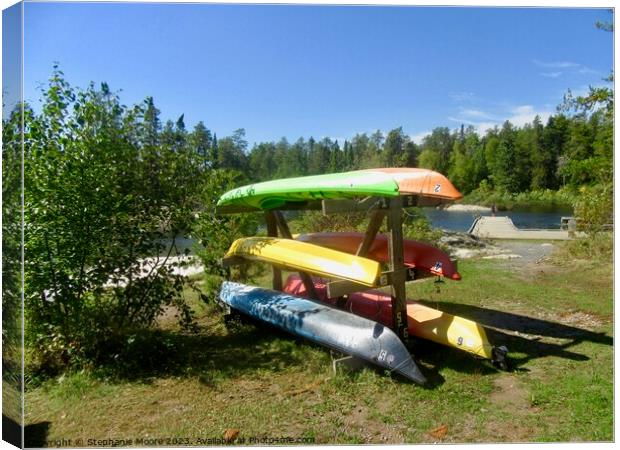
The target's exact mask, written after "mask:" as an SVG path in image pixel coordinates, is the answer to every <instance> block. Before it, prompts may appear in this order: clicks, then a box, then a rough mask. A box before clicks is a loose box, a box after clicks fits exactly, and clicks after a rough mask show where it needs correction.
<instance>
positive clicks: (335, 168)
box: [162, 108, 613, 193]
mask: <svg viewBox="0 0 620 450" xmlns="http://www.w3.org/2000/svg"><path fill="white" fill-rule="evenodd" d="M174 133H181V134H183V133H186V132H185V130H184V127H183V124H182V118H181V119H180V121H177V124H176V125H175V124H174V123H173V122H172V121H169V122H167V124H166V125H165V127H164V129H163V131H162V136H164V137H166V138H165V139H168V138H167V136H171V135H173V134H174ZM212 136H213V137H212ZM188 138H189V140H190V141H191V142H194V143H196V144H195V145H198V143H200V144H199V146H198V147H196V148H197V149H198V150H199V151H200V152H201V154H203V155H204V156H205V157H206V158H207V163H208V165H209V167H212V168H220V169H230V170H235V171H238V172H240V173H242V174H246V176H247V179H248V181H254V182H256V181H265V180H271V179H277V178H287V177H295V176H304V175H317V174H325V173H334V172H342V171H348V170H357V169H366V168H374V167H423V168H428V169H433V170H436V171H438V172H440V173H442V174H444V175H446V176H447V177H448V178H449V179H450V180H451V181H452V182H453V183H454V185H455V186H456V187H457V188H458V189H460V190H461V191H462V192H463V193H469V192H471V191H473V190H475V189H476V188H478V187H479V186H480V185H481V184H484V185H486V186H487V187H490V188H492V189H497V190H500V191H504V192H515V193H516V192H526V191H530V190H542V189H552V190H557V189H559V188H561V187H563V186H569V187H578V186H581V185H584V184H592V183H598V182H601V181H609V180H610V179H611V171H612V165H613V121H612V120H611V117H610V116H609V114H608V113H607V110H606V109H605V108H601V109H597V110H596V111H594V112H591V113H588V112H585V111H581V112H580V113H578V114H570V115H569V114H563V113H558V114H556V115H553V116H551V117H549V118H548V120H547V121H546V123H543V122H542V120H541V119H540V117H538V116H537V117H536V118H535V119H534V120H533V121H532V122H531V123H528V124H525V125H524V126H522V127H517V126H515V125H513V124H512V123H510V121H506V122H504V124H503V125H502V126H501V127H497V126H496V127H495V128H491V129H488V130H487V131H486V133H485V134H483V135H480V134H479V133H478V132H477V131H476V130H475V128H474V127H473V126H468V127H465V126H464V125H461V127H460V128H457V129H452V130H451V129H449V128H448V127H437V128H435V129H434V130H433V131H432V132H431V133H430V134H429V135H427V136H426V137H425V138H424V139H423V141H422V142H421V143H420V144H416V143H414V142H413V141H412V140H411V139H410V138H409V136H407V135H406V134H405V132H404V131H403V128H402V127H398V128H395V129H393V130H391V131H389V132H388V133H387V135H384V134H383V133H382V132H381V131H376V132H375V133H372V134H370V135H369V134H366V133H361V134H356V135H355V136H353V137H352V138H351V140H345V141H344V142H342V143H341V142H338V141H337V140H332V139H330V138H323V139H320V140H317V139H314V138H313V137H309V138H307V139H304V138H299V139H298V140H297V141H295V142H294V143H290V142H289V141H288V140H287V139H286V138H282V139H280V140H279V141H277V142H261V143H258V144H255V145H254V146H253V147H252V148H251V149H249V148H248V142H247V141H246V139H245V131H244V130H243V129H239V130H237V131H235V133H234V134H233V135H232V136H230V137H226V138H224V139H221V140H219V141H218V140H217V138H216V136H215V134H213V135H212V134H211V132H210V131H209V130H208V129H207V128H206V127H205V126H204V124H203V123H202V122H199V123H198V125H197V126H196V127H195V128H194V130H193V131H192V132H191V133H190V134H189V135H188Z"/></svg>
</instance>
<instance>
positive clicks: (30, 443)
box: [24, 421, 71, 448]
mask: <svg viewBox="0 0 620 450" xmlns="http://www.w3.org/2000/svg"><path fill="white" fill-rule="evenodd" d="M50 425H51V422H47V421H44V422H39V423H33V424H30V425H26V427H25V428H24V441H25V442H24V447H26V448H41V447H47V446H48V445H49V444H50V443H48V442H47V435H48V433H49V428H50ZM63 444H64V445H71V444H70V443H69V444H67V443H66V442H65V443H62V442H58V445H57V446H58V447H61V446H63ZM52 445H54V444H52Z"/></svg>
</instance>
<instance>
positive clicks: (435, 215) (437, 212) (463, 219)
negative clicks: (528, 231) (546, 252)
mask: <svg viewBox="0 0 620 450" xmlns="http://www.w3.org/2000/svg"><path fill="white" fill-rule="evenodd" d="M422 210H423V212H424V214H425V215H426V217H428V219H429V220H430V222H431V224H432V226H433V227H434V228H441V229H442V230H448V231H467V230H469V227H471V225H472V223H473V222H474V219H475V218H476V217H477V216H490V215H491V213H490V212H481V211H448V210H445V209H437V208H422ZM298 214H300V212H299V211H287V214H286V215H287V216H289V217H288V218H289V219H290V218H292V217H294V216H297V215H298ZM496 215H497V216H508V217H510V218H511V219H512V221H513V223H514V224H515V226H516V227H517V228H546V229H559V228H560V219H561V218H562V217H564V216H572V211H571V210H568V209H559V208H547V209H540V208H538V209H528V210H525V209H523V210H518V211H499V212H498V213H497V214H496ZM261 229H262V230H264V226H262V227H261ZM316 231H321V230H316ZM163 242H164V243H166V244H168V243H169V242H170V240H164V241H163ZM195 242H196V241H195V240H194V239H192V238H189V237H182V238H181V237H178V238H177V239H176V245H177V248H178V249H179V251H181V252H183V251H184V250H185V249H188V250H189V251H190V253H191V254H194V250H195V249H194V244H195ZM167 251H168V249H167V248H166V249H165V250H163V251H162V255H164V254H165V253H167Z"/></svg>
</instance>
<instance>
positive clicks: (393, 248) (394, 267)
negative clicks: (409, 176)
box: [387, 197, 409, 345]
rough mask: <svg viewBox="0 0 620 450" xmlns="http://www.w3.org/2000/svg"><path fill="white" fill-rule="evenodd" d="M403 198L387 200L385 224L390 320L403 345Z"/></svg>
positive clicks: (406, 332)
mask: <svg viewBox="0 0 620 450" xmlns="http://www.w3.org/2000/svg"><path fill="white" fill-rule="evenodd" d="M402 210H403V199H402V197H394V198H390V199H389V200H388V211H387V219H388V220H387V225H388V230H389V239H388V254H389V260H390V271H391V272H392V280H391V287H392V320H393V322H392V323H393V328H394V331H395V332H396V334H397V335H398V337H399V338H400V339H401V340H402V341H403V343H404V344H405V345H408V344H409V330H408V325H407V297H406V295H407V292H406V288H405V282H406V273H405V256H404V248H403V216H402Z"/></svg>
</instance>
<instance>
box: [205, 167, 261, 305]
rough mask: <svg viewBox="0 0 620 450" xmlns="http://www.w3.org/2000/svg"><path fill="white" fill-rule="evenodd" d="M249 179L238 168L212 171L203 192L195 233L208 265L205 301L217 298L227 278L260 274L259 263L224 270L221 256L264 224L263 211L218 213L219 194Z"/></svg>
mask: <svg viewBox="0 0 620 450" xmlns="http://www.w3.org/2000/svg"><path fill="white" fill-rule="evenodd" d="M247 181H248V180H247V179H246V178H245V177H244V176H243V175H242V174H241V173H240V172H238V171H234V170H226V169H217V170H212V171H211V172H210V175H209V177H208V179H207V180H206V182H205V184H204V186H203V189H202V192H201V196H200V198H201V203H202V205H203V206H202V209H201V211H200V212H199V213H197V214H196V218H195V223H194V228H193V233H194V237H195V238H196V239H197V241H198V244H199V245H200V247H199V248H198V249H197V251H196V254H197V255H198V256H199V257H200V259H201V261H202V263H203V265H204V267H205V275H206V276H205V289H204V291H205V293H204V294H203V300H205V301H214V300H215V299H216V297H217V295H218V294H219V291H220V286H221V284H222V281H223V280H224V279H228V280H232V281H237V280H238V281H248V280H251V279H252V277H253V276H257V275H258V274H259V273H260V267H259V266H256V265H241V266H235V267H231V268H227V269H225V268H224V267H223V266H222V264H221V259H222V257H223V256H224V255H225V254H226V252H227V251H228V248H229V247H230V245H231V244H232V243H233V242H234V240H235V239H238V238H241V237H247V236H254V235H256V234H257V233H258V229H259V224H260V223H261V222H260V221H261V214H260V213H244V214H226V215H217V214H216V205H217V201H218V199H219V197H220V196H221V195H222V194H223V193H224V192H226V191H228V190H230V189H232V188H234V187H237V186H239V185H242V184H244V183H246V182H247Z"/></svg>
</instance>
